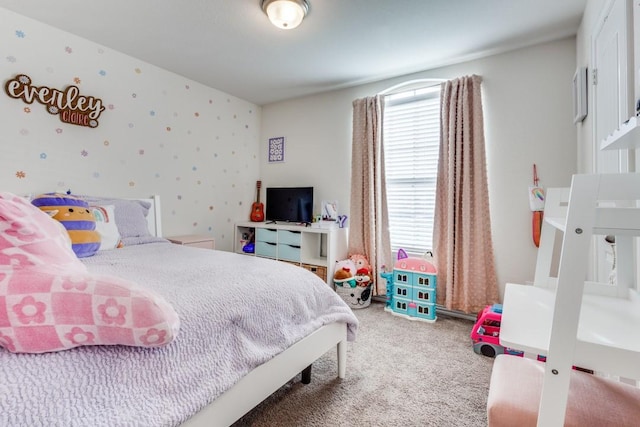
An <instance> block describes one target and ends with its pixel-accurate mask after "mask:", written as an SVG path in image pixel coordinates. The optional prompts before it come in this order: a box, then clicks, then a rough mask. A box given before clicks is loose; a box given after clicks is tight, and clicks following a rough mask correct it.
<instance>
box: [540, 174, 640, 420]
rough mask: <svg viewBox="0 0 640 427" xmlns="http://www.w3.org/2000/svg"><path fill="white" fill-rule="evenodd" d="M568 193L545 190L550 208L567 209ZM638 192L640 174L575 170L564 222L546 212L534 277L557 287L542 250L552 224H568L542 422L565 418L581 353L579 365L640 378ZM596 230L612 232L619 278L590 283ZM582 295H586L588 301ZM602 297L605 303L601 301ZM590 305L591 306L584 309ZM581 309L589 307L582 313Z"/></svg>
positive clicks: (602, 233) (552, 236)
mask: <svg viewBox="0 0 640 427" xmlns="http://www.w3.org/2000/svg"><path fill="white" fill-rule="evenodd" d="M566 195H567V193H566V191H564V192H563V191H557V192H556V191H551V192H550V193H548V195H547V197H548V198H547V202H550V203H551V204H550V205H549V208H548V211H547V212H548V213H549V215H554V214H555V213H559V214H561V213H562V211H561V207H562V200H561V199H562V197H563V196H566ZM638 200H640V174H602V175H575V176H574V177H573V181H572V186H571V190H570V192H569V194H568V206H567V207H566V222H565V223H564V226H563V225H562V224H561V222H560V221H559V222H558V223H557V224H553V223H554V218H553V217H549V218H547V217H546V215H545V226H543V231H542V235H541V244H540V247H541V253H540V255H539V259H538V264H537V266H536V267H539V268H540V270H538V269H537V270H536V277H535V280H534V285H536V286H541V287H547V288H550V287H553V280H550V279H549V277H548V276H549V274H548V272H549V271H550V267H551V257H552V254H550V253H548V252H547V253H545V254H543V253H542V252H543V244H544V245H545V249H549V246H550V247H551V248H553V241H549V239H553V240H555V231H554V229H556V230H561V231H564V237H563V242H562V253H561V256H560V264H559V268H558V278H557V285H556V286H555V302H554V306H553V317H552V322H551V331H550V334H549V346H548V353H547V361H546V364H545V374H544V380H543V386H542V395H541V400H540V408H539V414H538V426H539V427H553V426H558V427H560V426H562V425H563V424H564V419H565V409H566V404H567V396H568V390H569V381H570V373H571V369H572V366H573V365H574V364H575V363H576V360H578V361H579V362H580V363H584V364H585V365H586V366H582V365H581V366H582V367H585V368H589V369H594V370H596V371H599V372H609V373H612V374H613V375H616V376H621V377H626V378H632V379H635V380H637V379H639V378H640V366H639V365H640V364H639V363H638V362H639V361H640V345H639V343H638V342H637V341H638V336H639V335H638V332H637V330H638V329H640V324H639V323H638V318H639V317H638V313H639V310H640V304H639V303H638V298H637V290H636V289H635V280H634V276H635V273H634V272H635V268H634V265H635V261H634V260H635V257H634V253H633V252H634V251H633V236H638V235H640V209H639V208H638ZM556 209H558V210H557V211H556ZM559 218H561V216H560V217H559ZM547 220H549V221H547ZM547 223H548V224H547ZM594 235H597V236H602V238H604V236H605V235H613V236H615V239H616V240H615V241H616V246H617V254H618V256H617V283H615V284H600V283H589V282H587V283H585V278H586V274H587V265H588V260H589V249H590V246H591V242H592V236H594ZM599 238H600V237H599ZM543 273H544V274H543ZM545 274H546V277H545ZM584 295H589V296H588V297H586V298H585V299H586V301H585V302H584V303H583V296H584ZM594 295H596V297H595V298H594ZM602 301H604V302H603V303H602V306H600V305H598V304H600V303H601V302H602ZM585 307H588V308H587V309H586V310H585ZM594 307H596V309H594ZM581 311H583V312H584V313H582V316H581ZM581 317H582V318H581ZM625 323H626V324H625ZM628 323H635V324H631V325H630V324H628ZM599 324H604V325H607V326H606V328H604V329H601V330H600V331H598V332H597V333H596V332H594V333H593V336H591V335H590V329H591V325H599ZM603 331H604V332H603ZM601 335H605V336H601Z"/></svg>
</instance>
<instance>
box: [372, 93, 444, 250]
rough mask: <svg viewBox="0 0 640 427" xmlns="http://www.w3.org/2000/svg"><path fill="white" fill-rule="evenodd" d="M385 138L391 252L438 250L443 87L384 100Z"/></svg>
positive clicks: (397, 95) (393, 96)
mask: <svg viewBox="0 0 640 427" xmlns="http://www.w3.org/2000/svg"><path fill="white" fill-rule="evenodd" d="M383 139H384V155H385V170H386V172H385V173H386V181H387V204H388V208H389V232H390V238H391V249H392V251H394V252H397V251H398V249H400V248H402V249H404V250H405V251H407V252H408V253H409V254H411V255H423V254H424V253H425V252H426V251H428V250H431V249H432V247H433V217H434V210H435V196H436V177H437V173H438V150H439V145H440V86H439V85H438V86H435V87H434V86H432V87H429V88H424V89H420V90H412V91H409V92H403V93H399V94H395V95H389V96H387V97H385V107H384V117H383Z"/></svg>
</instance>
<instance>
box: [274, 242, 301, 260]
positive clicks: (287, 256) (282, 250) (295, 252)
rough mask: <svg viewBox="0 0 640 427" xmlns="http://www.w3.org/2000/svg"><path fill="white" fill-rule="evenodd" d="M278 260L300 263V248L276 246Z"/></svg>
mask: <svg viewBox="0 0 640 427" xmlns="http://www.w3.org/2000/svg"><path fill="white" fill-rule="evenodd" d="M278 259H284V260H287V261H296V262H300V246H294V245H282V244H278Z"/></svg>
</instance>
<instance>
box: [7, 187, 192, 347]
mask: <svg viewBox="0 0 640 427" xmlns="http://www.w3.org/2000/svg"><path fill="white" fill-rule="evenodd" d="M179 327H180V320H179V318H178V315H177V313H176V312H175V310H174V309H173V307H172V306H171V305H169V303H167V302H166V301H165V300H164V298H162V297H161V296H159V295H157V294H155V293H154V292H152V291H150V290H148V289H146V288H143V287H141V286H138V285H137V284H136V283H133V282H131V281H129V280H125V279H122V278H118V277H114V276H104V275H97V274H93V273H90V272H89V271H88V270H87V267H86V266H85V264H83V263H82V262H81V261H80V260H79V259H78V258H77V257H76V255H75V253H74V252H73V250H72V248H71V242H70V240H69V235H68V233H67V232H66V231H65V229H64V228H63V227H61V226H60V224H59V223H58V222H56V221H55V220H52V219H51V218H50V217H49V215H47V214H46V213H45V212H43V211H41V210H39V209H38V208H37V207H35V206H33V205H32V204H30V203H29V202H27V201H26V200H25V199H23V198H22V197H19V196H16V195H14V194H11V193H1V192H0V347H4V348H5V349H7V350H8V351H11V352H14V353H44V352H50V351H59V350H66V349H70V348H73V347H78V346H82V345H113V344H123V345H130V346H138V347H158V346H163V345H166V344H168V343H170V342H171V341H172V340H173V339H174V338H175V336H176V334H177V333H178V329H179Z"/></svg>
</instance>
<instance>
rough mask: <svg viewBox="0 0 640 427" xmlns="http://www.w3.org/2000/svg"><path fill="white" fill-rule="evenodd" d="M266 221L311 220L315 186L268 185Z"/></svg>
mask: <svg viewBox="0 0 640 427" xmlns="http://www.w3.org/2000/svg"><path fill="white" fill-rule="evenodd" d="M265 207H266V212H265V220H266V221H283V222H285V221H286V222H311V218H312V216H313V187H267V201H266V206H265Z"/></svg>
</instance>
